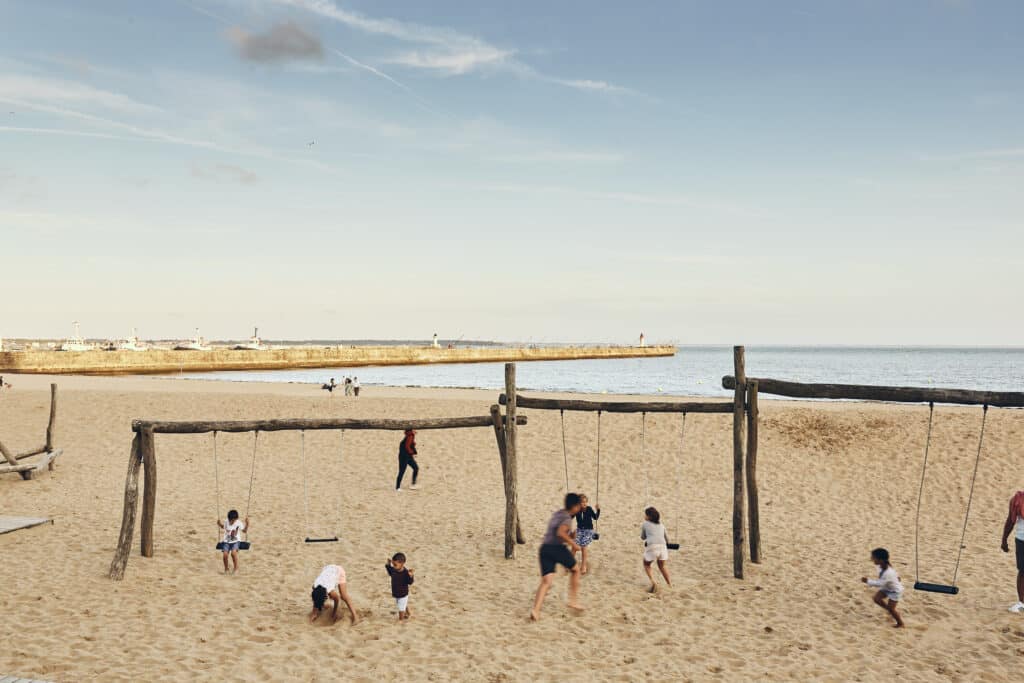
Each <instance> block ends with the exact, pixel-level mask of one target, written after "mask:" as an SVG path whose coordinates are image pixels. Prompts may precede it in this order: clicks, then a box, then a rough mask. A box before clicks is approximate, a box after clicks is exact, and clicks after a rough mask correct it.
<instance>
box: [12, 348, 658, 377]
mask: <svg viewBox="0 0 1024 683" xmlns="http://www.w3.org/2000/svg"><path fill="white" fill-rule="evenodd" d="M675 352H676V348H675V347H674V346H561V347H522V348H520V347H500V346H499V347H484V348H457V349H444V348H441V349H437V348H433V347H431V346H290V347H282V348H274V349H265V350H261V351H245V350H234V349H227V348H215V349H211V350H209V351H172V350H169V349H147V350H145V351H5V352H0V373H3V372H9V373H26V374H46V375H60V374H67V375H148V374H159V373H171V372H206V371H215V370H287V369H291V368H346V367H361V366H366V365H428V364H431V363H495V362H499V363H508V362H519V361H536V360H581V359H585V358H646V357H655V356H672V355H675Z"/></svg>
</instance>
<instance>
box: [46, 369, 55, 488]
mask: <svg viewBox="0 0 1024 683" xmlns="http://www.w3.org/2000/svg"><path fill="white" fill-rule="evenodd" d="M56 440H57V385H56V384H51V385H50V421H49V422H47V423H46V450H47V451H52V450H53V449H54V448H56V446H55V445H54V444H55V442H56ZM50 469H51V470H52V469H53V463H52V462H51V463H50Z"/></svg>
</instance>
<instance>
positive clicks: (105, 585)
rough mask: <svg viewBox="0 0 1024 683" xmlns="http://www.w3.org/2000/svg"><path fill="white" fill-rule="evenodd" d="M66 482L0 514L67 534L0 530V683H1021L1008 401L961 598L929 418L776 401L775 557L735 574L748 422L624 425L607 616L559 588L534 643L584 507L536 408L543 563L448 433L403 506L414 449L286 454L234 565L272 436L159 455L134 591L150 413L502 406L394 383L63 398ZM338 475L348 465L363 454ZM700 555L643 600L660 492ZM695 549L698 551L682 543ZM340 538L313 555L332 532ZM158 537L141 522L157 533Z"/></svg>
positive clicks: (993, 428)
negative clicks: (331, 593) (875, 555)
mask: <svg viewBox="0 0 1024 683" xmlns="http://www.w3.org/2000/svg"><path fill="white" fill-rule="evenodd" d="M6 380H7V381H9V382H11V383H12V384H13V385H14V388H13V389H11V390H7V391H4V392H2V393H0V438H2V439H3V441H4V443H5V444H7V445H8V446H9V447H11V448H12V449H14V450H21V449H24V448H28V447H29V446H33V445H36V443H37V442H40V441H41V437H42V434H43V431H44V429H45V423H46V416H47V407H48V391H47V387H48V384H49V382H50V378H48V377H46V376H31V377H29V376H7V377H6ZM55 381H57V382H58V383H59V385H60V408H59V418H58V436H57V444H58V445H59V446H60V447H62V448H64V455H63V457H62V458H61V460H60V461H59V462H58V465H57V469H56V471H54V472H52V473H44V474H42V475H41V476H40V477H39V478H38V479H37V480H35V481H29V482H24V481H21V480H20V479H19V478H18V477H17V476H16V475H3V476H0V515H24V516H29V515H38V516H49V517H52V518H53V520H54V524H53V525H52V526H51V525H47V526H42V527H37V528H34V529H29V530H23V531H18V532H15V533H10V534H6V535H2V536H0V558H2V567H3V571H2V575H3V579H2V583H0V623H2V624H3V626H4V628H3V631H4V633H5V634H7V643H6V645H5V646H4V647H3V648H0V674H17V675H20V676H24V677H34V678H41V679H47V680H53V681H85V680H103V681H129V680H145V681H149V680H219V681H247V680H257V679H263V680H290V681H328V680H339V679H341V680H352V681H378V680H395V679H400V678H404V679H408V680H436V681H443V680H473V681H520V680H533V681H554V680H565V679H567V678H569V677H579V678H583V679H586V680H598V681H604V680H608V681H612V680H614V681H667V680H672V681H682V680H694V681H699V680H729V681H740V680H824V681H850V680H858V681H874V680H891V679H893V678H897V679H899V680H910V681H917V680H920V681H931V680H953V681H1002V680H1007V679H1008V677H1009V676H1010V674H1009V671H1010V667H1011V666H1013V665H1014V664H1017V663H1019V662H1020V661H1021V656H1022V655H1024V616H1022V615H1015V614H1010V613H1008V612H1007V609H1006V608H1007V607H1008V606H1009V605H1010V604H1011V603H1012V602H1013V601H1014V597H1015V596H1014V591H1013V586H1014V583H1013V582H1014V577H1015V570H1014V564H1013V559H1012V556H1010V555H1004V554H1003V553H1002V552H1000V550H999V535H1000V531H1001V528H1002V522H1003V519H1004V517H1005V512H1006V502H1007V500H1008V499H1009V497H1010V495H1011V494H1012V493H1013V491H1015V490H1017V489H1019V488H1022V481H1021V477H1020V475H1019V472H1018V470H1017V468H1016V467H1014V465H1013V456H1014V454H1015V453H1017V452H1019V444H1020V443H1021V441H1022V439H1024V415H1022V414H1021V413H1020V412H1017V411H1008V410H995V409H993V410H991V411H990V415H989V422H988V431H987V435H986V445H985V450H984V454H983V456H982V460H981V465H980V470H979V473H978V481H977V488H976V490H975V496H974V508H973V511H972V515H971V518H970V524H969V526H968V528H967V536H966V541H965V548H964V551H963V560H962V565H961V568H960V579H959V584H960V586H961V589H962V592H961V594H960V595H959V596H957V597H949V596H941V595H932V594H924V593H918V592H914V591H913V590H911V585H912V583H913V581H914V568H913V559H914V515H915V506H916V502H917V491H918V483H919V476H920V468H921V458H922V455H923V448H924V441H925V429H926V421H927V408H926V407H921V406H893V405H877V404H871V405H868V404H856V403H831V404H824V403H798V402H782V401H770V400H763V401H762V403H761V418H762V421H761V449H760V462H759V468H758V471H759V475H760V484H761V501H762V507H761V520H762V521H761V523H762V534H763V544H764V555H765V557H764V562H763V563H762V564H761V565H751V564H748V565H747V578H746V580H744V581H738V580H735V579H733V578H732V563H731V521H730V520H731V495H732V493H731V492H732V461H731V457H732V456H731V438H732V437H731V420H730V418H729V417H728V416H720V415H691V416H689V417H688V418H687V426H686V438H685V442H684V444H683V447H682V449H680V441H681V439H680V430H679V417H678V416H660V415H655V416H649V417H648V419H647V437H646V450H647V459H646V462H642V461H641V454H640V429H639V427H640V418H639V416H629V415H605V416H604V417H603V418H602V434H603V443H602V471H601V491H600V504H601V507H602V510H603V515H602V517H601V519H600V521H599V522H598V528H599V530H600V532H601V540H600V541H598V542H597V543H595V545H594V546H593V560H592V572H591V574H590V575H589V576H587V577H585V579H584V582H583V589H582V601H583V602H584V604H585V605H586V607H587V610H586V612H585V613H583V614H581V615H576V614H573V613H570V612H569V611H568V610H567V609H566V607H565V604H564V603H565V593H566V581H565V580H564V579H563V578H559V580H558V582H557V583H556V588H555V589H554V590H553V591H552V594H551V595H550V596H549V598H548V601H547V603H546V605H545V610H544V617H543V619H542V621H541V622H540V623H537V624H532V623H528V622H527V620H526V616H527V613H528V610H529V606H530V602H531V599H532V596H533V591H534V590H535V588H536V584H537V580H538V571H537V562H536V550H537V544H538V542H539V540H540V536H541V534H542V532H543V528H544V525H545V523H546V521H547V519H548V517H549V515H550V513H551V512H552V510H554V509H555V508H556V507H557V506H558V504H559V502H560V498H561V496H562V494H563V493H564V490H565V470H564V466H563V460H562V450H561V432H560V424H559V416H558V413H556V412H538V411H528V410H524V411H522V412H523V413H524V414H526V415H528V417H529V424H528V425H527V426H525V427H523V428H521V429H520V432H519V434H520V509H521V516H522V522H523V525H524V527H525V531H526V534H527V540H528V543H527V545H525V546H521V547H520V551H519V557H518V559H516V560H514V561H507V560H505V559H503V557H502V524H503V519H504V501H503V495H502V483H501V470H500V467H499V460H498V455H497V451H496V448H495V441H494V434H493V432H492V431H491V430H489V429H479V430H460V431H452V432H423V433H421V434H420V436H419V439H418V442H419V451H420V462H421V466H422V472H421V483H422V487H421V489H420V490H418V491H415V492H411V491H409V492H403V493H401V494H396V493H395V492H394V491H393V478H394V474H395V467H396V457H395V452H396V449H397V443H398V441H399V439H400V435H399V434H396V433H386V432H354V433H347V434H345V435H344V437H343V442H342V439H340V438H339V435H338V434H337V433H327V432H321V433H309V434H307V435H306V436H305V445H306V459H307V466H308V469H309V477H308V486H309V493H310V503H309V508H310V509H309V513H310V514H309V517H310V520H309V522H308V523H307V521H306V519H305V514H304V505H303V476H302V467H301V458H300V437H299V435H298V434H297V433H286V432H279V433H269V434H262V435H261V436H260V439H259V453H258V459H257V469H256V475H255V488H254V492H253V496H252V505H251V510H250V511H249V512H250V515H251V517H252V527H253V529H252V534H251V537H250V540H251V541H252V542H253V549H252V550H251V551H250V552H248V553H243V557H242V568H241V571H240V573H239V574H238V575H234V576H226V575H224V574H223V573H222V571H221V564H220V557H219V554H218V553H216V552H215V551H214V550H213V545H214V544H215V542H216V541H217V529H216V527H215V521H216V519H217V518H218V516H221V515H223V514H224V512H225V511H226V509H227V508H228V507H229V506H230V507H237V508H238V509H239V510H241V511H242V512H243V514H244V511H245V510H244V508H245V504H246V497H247V493H248V490H249V474H250V472H249V464H250V459H249V458H250V457H251V455H252V450H251V449H252V445H253V437H252V435H244V434H238V435H234V434H227V435H220V436H219V437H218V459H219V472H220V475H221V482H220V497H221V501H222V502H221V507H220V509H218V508H217V506H216V500H215V498H216V491H215V482H214V467H213V465H214V463H213V455H212V454H213V451H212V442H213V438H212V437H211V436H210V435H201V436H168V435H163V436H157V458H158V464H159V467H158V469H159V478H160V481H159V486H160V488H159V494H158V499H157V518H156V541H155V543H156V556H155V557H154V558H152V559H146V558H142V557H140V556H139V555H138V554H137V553H136V554H134V555H133V556H132V557H131V559H130V562H129V564H128V569H127V572H126V575H125V579H124V581H122V582H114V581H111V580H109V579H108V578H107V577H106V572H107V569H108V567H109V564H110V560H111V557H112V555H113V551H114V546H115V543H116V540H117V534H118V529H119V526H120V520H121V506H122V501H123V490H124V476H125V469H126V465H127V460H128V448H129V442H130V440H131V436H132V434H131V431H130V428H129V424H130V421H131V419H133V418H147V419H216V418H223V419H243V418H257V417H259V418H270V417H285V416H288V417H300V416H301V417H327V416H353V417H356V416H359V417H369V416H376V417H391V418H400V417H435V416H436V417H441V416H456V415H483V414H486V412H487V409H488V407H489V406H490V405H491V404H492V403H494V402H496V399H497V392H486V391H459V390H425V389H387V388H377V387H368V388H365V389H364V392H363V393H364V395H363V396H361V397H360V398H358V399H355V398H346V397H344V396H341V395H339V394H337V393H336V394H335V395H333V396H329V395H327V394H326V393H325V392H321V391H319V390H318V389H316V388H315V387H312V386H306V385H281V384H255V383H254V384H241V383H222V382H206V381H184V380H175V379H153V378H143V377H122V378H93V377H62V378H59V379H57V380H55ZM980 419H981V410H980V409H966V408H952V407H939V408H937V412H936V422H935V428H934V433H933V446H932V455H931V458H932V459H931V463H930V471H929V477H928V479H927V480H926V486H925V499H924V506H923V509H922V515H921V517H922V524H921V541H922V542H921V564H922V579H923V580H929V581H935V582H948V581H949V579H950V578H951V575H952V571H953V564H954V561H955V557H956V550H957V544H958V542H959V534H960V531H961V526H962V524H963V513H964V505H965V504H966V499H967V490H968V485H969V480H970V475H971V469H972V467H973V465H974V455H975V448H976V447H977V435H978V427H979V424H980ZM595 423H596V418H595V416H594V415H590V414H569V413H567V415H566V430H567V440H568V450H569V474H570V484H571V486H572V488H573V489H579V490H582V491H584V492H587V493H589V494H591V498H592V501H593V498H594V493H595V491H594V486H595V479H596V470H595V464H594V452H595V451H594V447H595ZM339 456H340V457H339ZM648 487H649V489H650V492H651V496H650V497H651V500H652V502H653V504H654V505H656V506H657V507H659V509H661V511H662V514H663V516H664V519H665V521H666V523H667V524H666V525H667V527H668V529H669V532H670V533H672V534H674V535H676V536H677V539H675V540H678V541H679V542H680V543H681V544H682V549H681V551H680V552H678V553H674V554H673V555H672V558H671V561H670V565H669V566H670V571H671V572H672V576H673V579H674V584H675V585H674V586H673V587H672V588H671V589H668V590H664V591H662V592H660V593H658V594H655V595H650V594H647V593H646V592H645V586H646V584H645V578H644V575H643V571H642V569H641V566H640V555H641V547H640V542H639V538H638V534H639V526H640V523H641V521H642V514H641V510H642V508H643V506H644V502H645V501H644V497H645V489H647V488H648ZM677 529H678V533H676V530H677ZM335 532H337V533H338V534H339V535H340V537H341V539H342V540H341V542H340V543H336V544H322V545H315V546H310V545H306V544H304V543H303V542H302V539H303V538H304V537H305V536H307V535H309V534H322V533H335ZM136 533H137V531H136ZM880 545H881V546H885V547H887V548H888V549H889V550H890V552H891V553H892V556H893V558H894V561H895V566H896V568H897V570H898V571H899V572H900V574H901V576H902V579H903V582H904V585H905V586H906V589H907V590H906V595H905V600H904V603H903V615H904V619H905V620H906V622H907V627H908V628H906V629H905V630H903V631H897V630H895V629H893V628H891V626H890V623H889V621H887V616H886V615H885V613H883V612H882V610H880V609H878V608H877V607H876V606H875V605H873V604H872V603H871V599H870V595H871V593H870V591H869V589H867V588H865V587H864V586H863V585H862V584H861V582H860V578H861V577H862V576H864V575H869V574H870V572H871V571H872V565H871V564H870V561H869V558H868V554H869V551H870V550H871V548H873V547H875V546H880ZM399 550H401V551H403V552H405V553H406V554H407V555H408V557H409V565H410V566H411V567H413V568H414V569H415V570H416V572H417V574H416V576H417V582H416V585H415V588H414V590H413V593H412V599H411V602H410V606H411V607H412V609H413V611H414V616H413V619H412V620H411V621H410V622H408V623H404V624H398V623H397V622H396V621H395V615H394V613H393V611H392V609H393V603H392V600H391V598H390V594H389V583H388V580H387V575H386V574H385V571H384V566H383V565H384V562H385V559H386V558H387V557H388V556H390V555H391V554H392V553H394V552H396V551H399ZM328 562H336V563H339V564H342V565H343V566H344V567H345V568H346V570H347V573H348V585H349V589H350V592H351V594H352V596H353V598H354V599H355V602H356V605H357V606H358V608H359V611H360V613H361V615H362V617H363V622H362V623H361V624H360V625H359V626H356V627H352V626H351V625H349V624H348V623H347V621H343V622H340V623H338V624H336V625H334V626H328V625H326V623H324V624H322V625H315V626H310V625H309V624H307V623H306V621H305V616H306V613H307V611H308V609H309V590H310V585H311V583H312V581H313V579H314V578H315V576H316V574H317V572H318V571H319V569H320V567H321V565H323V564H325V563H328Z"/></svg>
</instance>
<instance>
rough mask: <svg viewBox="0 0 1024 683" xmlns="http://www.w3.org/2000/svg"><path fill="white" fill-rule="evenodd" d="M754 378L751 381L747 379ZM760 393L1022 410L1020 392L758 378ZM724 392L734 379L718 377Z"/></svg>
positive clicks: (1023, 405) (1022, 401) (730, 387)
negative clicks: (985, 406)
mask: <svg viewBox="0 0 1024 683" xmlns="http://www.w3.org/2000/svg"><path fill="white" fill-rule="evenodd" d="M749 379H755V378H749ZM756 379H757V383H758V390H759V391H760V392H761V393H762V394H773V395H776V396H788V397H790V398H831V399H849V400H856V401H892V402H898V403H954V404H962V405H986V404H987V405H990V406H992V407H995V408H1024V392H1019V391H975V390H973V389H938V388H936V389H929V388H925V387H891V386H881V385H874V384H807V383H803V382H788V381H785V380H780V379H768V378H765V377H758V378H756ZM722 386H723V387H724V388H726V389H733V388H735V387H736V378H735V377H733V376H731V375H727V376H725V377H723V378H722Z"/></svg>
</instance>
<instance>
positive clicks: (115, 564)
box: [107, 434, 142, 581]
mask: <svg viewBox="0 0 1024 683" xmlns="http://www.w3.org/2000/svg"><path fill="white" fill-rule="evenodd" d="M141 442H142V435H141V434H136V435H135V437H134V438H133V439H132V450H131V454H130V455H129V456H128V475H127V476H126V477H125V481H124V512H123V513H122V515H121V533H120V535H119V536H118V539H117V550H116V551H115V552H114V559H113V560H112V561H111V562H110V571H109V572H108V573H107V576H109V577H110V578H111V579H113V580H115V581H120V580H121V579H123V578H124V568H125V566H126V565H127V564H128V555H129V553H131V550H132V536H134V535H135V513H136V509H137V508H138V500H139V465H140V464H141V463H142V457H141V453H140V451H141Z"/></svg>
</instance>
